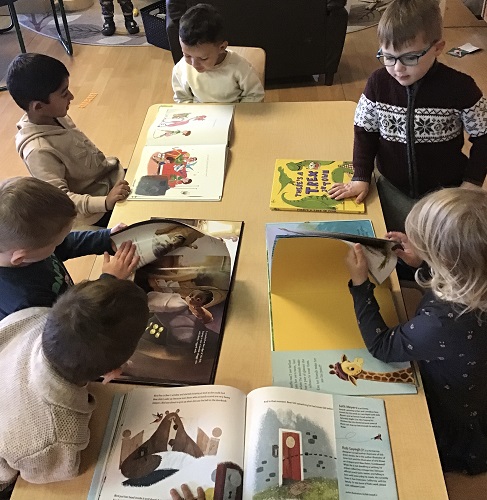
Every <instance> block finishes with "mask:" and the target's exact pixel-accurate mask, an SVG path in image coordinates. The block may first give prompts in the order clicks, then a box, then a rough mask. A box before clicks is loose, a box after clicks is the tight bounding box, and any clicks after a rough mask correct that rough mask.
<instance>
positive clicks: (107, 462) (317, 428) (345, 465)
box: [88, 385, 397, 500]
mask: <svg viewBox="0 0 487 500" xmlns="http://www.w3.org/2000/svg"><path fill="white" fill-rule="evenodd" d="M183 483H186V484H188V486H189V487H190V488H191V489H192V491H193V492H196V488H197V487H198V486H200V487H201V488H203V490H204V491H205V493H206V498H207V499H214V500H223V499H232V500H240V499H255V500H258V499H266V500H278V499H291V498H302V499H306V498H308V499H340V500H353V499H363V498H365V497H373V498H380V499H387V500H395V499H397V490H396V482H395V476H394V467H393V462H392V455H391V447H390V441H389V432H388V427H387V419H386V414H385V408H384V402H383V401H382V400H380V399H372V398H361V397H347V396H337V395H334V396H332V395H329V394H316V393H312V392H308V391H300V390H297V389H289V388H281V387H264V388H260V389H256V390H254V391H252V392H250V393H249V395H248V396H245V394H244V393H242V392H240V391H239V390H237V389H235V388H232V387H227V386H218V385H217V386H198V387H185V388H136V389H134V390H132V391H131V392H129V393H128V394H123V395H118V396H116V397H115V399H114V404H113V407H112V412H111V415H110V419H109V422H108V425H107V429H106V433H105V438H104V441H103V445H102V450H101V452H100V457H99V460H98V464H97V467H96V470H95V474H94V476H93V482H92V485H91V489H90V493H89V495H88V500H114V499H117V500H128V499H131V500H169V499H170V498H171V497H170V494H169V491H170V489H171V488H175V489H177V490H178V491H179V492H180V491H181V490H180V487H181V484H183Z"/></svg>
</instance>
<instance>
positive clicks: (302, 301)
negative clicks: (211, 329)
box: [267, 222, 417, 395]
mask: <svg viewBox="0 0 487 500" xmlns="http://www.w3.org/2000/svg"><path fill="white" fill-rule="evenodd" d="M320 224H322V225H323V226H324V224H325V223H320V222H318V223H310V224H307V225H306V226H307V227H310V226H311V227H312V226H313V225H316V226H319V225H320ZM336 224H338V225H339V222H337V223H336ZM287 225H288V224H287V223H281V224H272V225H271V228H270V231H268V242H267V243H268V259H270V260H268V267H269V269H270V271H269V276H270V281H269V287H270V294H269V296H270V314H271V335H272V348H273V351H275V352H274V353H273V354H272V370H273V383H274V384H276V385H282V386H289V387H296V388H305V387H306V388H308V389H312V390H315V391H320V392H331V393H340V394H353V395H360V394H362V395H369V394H396V393H399V394H402V393H405V392H406V393H409V392H411V393H414V392H416V390H417V389H416V387H415V384H414V376H413V374H412V370H411V365H410V363H406V364H397V363H394V364H387V365H386V364H381V363H378V362H377V361H376V360H374V359H373V358H372V356H371V355H370V354H368V352H367V350H366V348H365V344H364V341H363V339H362V335H361V333H360V329H359V327H358V325H357V319H356V316H355V311H354V306H353V299H352V296H351V295H350V292H349V290H348V285H347V283H348V281H349V279H350V275H349V272H348V269H347V266H346V264H345V255H346V252H347V251H348V249H347V247H346V245H345V244H344V243H343V242H342V241H338V240H333V239H329V238H308V237H288V238H279V234H282V230H283V228H285V227H286V226H287ZM304 225H305V224H303V226H304ZM289 226H291V227H292V228H293V229H294V228H295V227H296V224H295V223H292V224H291V223H289ZM269 233H270V234H269ZM361 236H367V235H363V234H362V235H361ZM269 244H274V248H273V253H272V254H271V249H269ZM375 296H376V298H377V301H378V303H379V305H380V309H381V313H382V315H383V318H384V321H385V322H386V323H387V324H389V325H391V326H393V325H395V324H398V318H397V314H396V310H395V306H394V302H393V300H392V294H391V291H390V289H389V288H388V285H387V283H384V284H382V285H380V286H377V287H376V289H375ZM299 351H303V352H299ZM304 351H311V352H309V353H306V352H304ZM317 351H323V352H322V353H319V352H317ZM326 351H330V352H326ZM281 352H282V354H277V353H281ZM343 356H345V358H346V359H345V360H344V362H343V363H342V357H343ZM356 360H357V361H356ZM337 363H339V364H340V368H342V367H343V368H345V369H347V370H348V369H349V367H350V366H351V365H350V364H353V367H354V369H355V368H358V367H359V366H361V370H362V372H361V373H362V375H361V378H360V380H358V379H353V377H352V378H350V377H347V376H346V373H345V372H342V371H340V370H339V372H338V375H337V374H336V373H335V374H331V373H329V372H330V371H331V370H332V369H335V365H336V364H337ZM347 363H349V364H347ZM330 365H331V367H330ZM402 370H406V371H408V373H407V374H406V373H405V372H402ZM369 371H370V372H371V373H375V374H376V375H377V374H378V375H377V377H378V378H377V379H376V380H377V381H372V380H371V378H369V380H365V378H364V375H365V374H366V373H367V372H369ZM295 372H296V373H295ZM299 372H300V373H299ZM394 372H400V375H401V376H402V375H403V374H405V375H407V377H406V380H403V379H401V381H399V382H398V381H397V380H398V379H399V378H400V377H399V375H398V376H397V377H390V378H389V379H388V383H383V382H380V381H378V380H379V379H380V378H385V377H386V375H385V374H386V373H387V374H392V373H394ZM350 373H351V372H350ZM396 375H397V374H396ZM405 381H407V382H408V383H404V382H405ZM354 382H355V383H354Z"/></svg>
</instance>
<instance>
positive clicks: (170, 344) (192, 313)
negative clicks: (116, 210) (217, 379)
mask: <svg viewBox="0 0 487 500" xmlns="http://www.w3.org/2000/svg"><path fill="white" fill-rule="evenodd" d="M242 225H243V223H242V222H236V221H235V222H234V221H209V220H203V219H191V220H187V219H185V223H183V222H182V220H159V219H153V220H151V221H148V222H144V223H141V224H139V225H134V226H131V227H130V228H128V229H131V231H130V232H129V231H127V230H124V231H122V232H121V233H119V234H118V235H117V239H116V242H121V241H124V240H126V239H127V238H129V239H131V240H132V241H134V244H135V245H136V246H137V251H138V253H139V255H144V256H145V257H144V263H146V265H144V266H143V267H140V268H139V269H138V270H137V272H136V273H135V278H134V280H135V283H137V284H138V285H139V286H140V287H141V288H143V289H144V290H145V291H146V292H147V296H148V302H149V310H150V318H149V323H148V325H147V328H146V331H145V332H144V334H143V335H142V338H141V339H140V341H139V344H138V346H137V350H136V352H135V353H134V355H133V356H132V358H131V360H130V362H129V364H128V366H127V367H126V368H125V369H124V373H123V375H122V377H121V379H118V380H122V381H130V382H142V383H153V384H170V385H185V384H207V383H212V382H213V379H214V376H215V370H216V366H217V362H218V355H219V352H220V347H221V342H222V336H223V325H224V320H225V315H226V310H227V307H228V302H229V298H230V291H231V286H232V278H233V275H234V266H235V262H236V259H237V254H238V247H239V242H240V236H241V230H242ZM136 231H138V233H139V235H138V236H137V235H134V234H135V232H136ZM142 235H143V236H142ZM117 244H118V243H117ZM150 256H151V257H150ZM147 262H150V263H147Z"/></svg>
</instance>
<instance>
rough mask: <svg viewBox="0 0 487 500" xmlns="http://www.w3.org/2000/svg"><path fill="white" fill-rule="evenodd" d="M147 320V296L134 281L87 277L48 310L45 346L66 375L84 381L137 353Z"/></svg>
mask: <svg viewBox="0 0 487 500" xmlns="http://www.w3.org/2000/svg"><path fill="white" fill-rule="evenodd" d="M148 319H149V307H148V305H147V295H146V293H145V292H144V291H143V290H142V289H141V288H139V287H138V286H137V285H136V284H135V283H133V282H132V281H128V280H119V279H116V278H112V277H105V278H101V279H99V280H96V281H84V282H82V283H79V284H77V285H75V286H73V287H71V288H69V289H68V291H67V292H65V293H64V294H63V295H61V297H60V298H59V299H58V301H57V302H56V303H55V304H54V305H53V307H52V309H51V310H50V311H49V316H48V319H47V321H46V324H45V327H44V331H43V332H42V349H43V351H44V355H45V357H46V359H47V360H48V361H49V362H50V363H51V365H52V366H53V367H54V369H55V370H56V371H57V372H58V373H59V374H60V375H61V376H62V377H63V378H65V379H66V380H68V381H70V382H72V383H73V384H85V383H87V382H89V381H92V380H96V379H98V378H99V377H101V376H102V375H104V374H106V373H109V372H111V371H112V370H115V369H117V368H119V367H120V366H122V365H123V364H124V363H125V362H126V361H127V360H128V359H129V358H130V357H131V356H132V354H133V353H134V351H135V348H136V347H137V343H138V342H139V339H140V337H141V336H142V334H143V333H144V331H145V327H146V325H147V321H148Z"/></svg>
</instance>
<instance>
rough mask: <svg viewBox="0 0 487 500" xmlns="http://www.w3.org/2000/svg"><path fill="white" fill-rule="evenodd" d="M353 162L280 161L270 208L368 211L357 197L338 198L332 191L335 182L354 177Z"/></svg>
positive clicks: (346, 180) (338, 211) (275, 169)
mask: <svg viewBox="0 0 487 500" xmlns="http://www.w3.org/2000/svg"><path fill="white" fill-rule="evenodd" d="M352 177H353V165H352V162H350V161H338V160H331V161H326V160H289V159H288V160H285V159H279V160H276V165H275V168H274V178H273V180H272V192H271V202H270V208H271V209H272V210H302V211H305V212H337V213H340V212H341V213H348V214H363V213H365V204H364V203H355V198H347V199H345V200H334V199H333V198H331V197H330V195H329V194H328V190H329V189H330V188H331V186H333V184H335V183H341V182H344V183H347V182H350V181H351V180H352Z"/></svg>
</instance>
